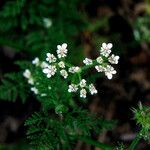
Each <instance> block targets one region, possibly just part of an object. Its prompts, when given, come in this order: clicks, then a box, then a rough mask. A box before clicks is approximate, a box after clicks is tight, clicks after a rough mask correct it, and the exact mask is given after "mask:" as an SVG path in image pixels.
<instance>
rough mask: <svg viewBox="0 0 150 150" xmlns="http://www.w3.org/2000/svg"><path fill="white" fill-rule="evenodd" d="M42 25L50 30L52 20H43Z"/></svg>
mask: <svg viewBox="0 0 150 150" xmlns="http://www.w3.org/2000/svg"><path fill="white" fill-rule="evenodd" d="M43 23H44V26H45V27H46V28H50V27H51V26H52V20H51V19H49V18H44V19H43Z"/></svg>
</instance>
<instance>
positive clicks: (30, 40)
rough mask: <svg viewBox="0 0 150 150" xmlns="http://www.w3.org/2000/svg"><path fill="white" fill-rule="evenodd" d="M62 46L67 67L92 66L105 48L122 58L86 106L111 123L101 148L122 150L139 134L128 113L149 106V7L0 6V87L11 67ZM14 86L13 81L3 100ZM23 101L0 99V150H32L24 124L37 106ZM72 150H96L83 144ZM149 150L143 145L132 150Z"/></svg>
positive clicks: (97, 1)
mask: <svg viewBox="0 0 150 150" xmlns="http://www.w3.org/2000/svg"><path fill="white" fill-rule="evenodd" d="M64 42H66V43H68V50H69V57H68V61H70V62H73V64H76V65H81V64H82V60H83V58H84V57H85V56H86V57H88V58H93V59H94V58H95V57H96V56H97V55H98V53H99V52H98V50H99V49H100V46H101V44H102V43H103V42H106V43H107V42H112V43H113V45H114V46H113V53H114V54H116V55H119V56H120V61H119V64H118V65H117V67H116V70H117V72H118V73H117V75H115V76H114V78H113V79H112V80H111V81H109V80H107V79H106V78H105V77H104V76H101V77H100V78H98V79H97V80H96V85H97V89H98V90H99V94H98V95H97V96H95V97H94V98H93V97H91V101H89V102H88V104H86V106H85V107H86V108H89V109H90V111H91V112H93V113H99V114H101V115H102V116H103V117H104V118H106V119H108V120H117V125H116V126H115V127H114V128H113V130H111V131H106V132H103V133H102V134H100V135H99V137H98V139H99V140H100V141H102V142H104V143H108V144H111V145H115V144H116V143H117V142H120V143H121V142H124V143H125V144H126V145H128V144H129V143H130V142H131V141H132V140H133V139H134V138H135V134H136V132H137V131H138V130H139V127H138V126H137V125H136V123H135V121H134V120H133V113H132V111H131V108H132V107H137V104H138V102H139V101H141V102H142V103H143V104H144V105H150V0H57V1H56V0H1V1H0V80H2V79H4V74H6V73H10V72H19V71H20V68H19V67H18V66H17V65H16V64H15V61H18V60H32V59H33V58H34V57H35V56H38V57H39V58H43V57H44V56H45V53H46V52H48V51H51V52H52V53H55V51H56V45H57V44H60V43H64ZM79 62H80V63H79ZM17 84H18V83H17V81H13V83H12V84H10V88H9V89H8V88H7V89H3V94H4V93H5V92H6V95H7V93H9V90H12V88H14V89H15V87H14V85H15V86H17ZM14 89H13V90H14ZM19 90H20V89H19ZM0 91H1V90H0ZM1 92H2V91H1ZM17 92H19V91H17ZM27 99H28V100H27V101H26V102H24V101H23V102H24V103H22V100H21V99H20V97H19V96H17V95H13V96H12V97H8V99H7V100H3V96H2V93H0V150H26V149H30V146H29V145H28V144H27V140H26V128H25V127H24V121H25V120H26V118H27V117H28V116H29V115H30V114H31V113H32V112H34V111H36V110H38V108H39V103H38V102H37V101H36V100H35V98H34V97H33V96H30V97H28V98H27ZM74 149H75V150H98V149H96V148H94V147H91V146H90V145H87V144H85V143H82V142H78V143H77V144H76V146H75V148H74ZM149 149H150V146H148V144H147V142H144V141H142V140H141V141H140V143H139V144H138V147H137V150H149Z"/></svg>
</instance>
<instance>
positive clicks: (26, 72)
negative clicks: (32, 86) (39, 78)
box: [23, 69, 31, 79]
mask: <svg viewBox="0 0 150 150" xmlns="http://www.w3.org/2000/svg"><path fill="white" fill-rule="evenodd" d="M23 76H24V77H25V78H27V79H29V78H30V77H31V72H30V70H29V69H26V70H25V71H24V72H23Z"/></svg>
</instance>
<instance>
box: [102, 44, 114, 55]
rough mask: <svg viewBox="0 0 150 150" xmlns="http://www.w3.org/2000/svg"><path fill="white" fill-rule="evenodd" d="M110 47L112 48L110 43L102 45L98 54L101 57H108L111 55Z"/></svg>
mask: <svg viewBox="0 0 150 150" xmlns="http://www.w3.org/2000/svg"><path fill="white" fill-rule="evenodd" d="M112 46H113V45H112V43H108V44H106V43H103V44H102V47H101V51H100V53H101V54H102V55H103V56H105V57H108V56H109V54H110V53H111V48H112Z"/></svg>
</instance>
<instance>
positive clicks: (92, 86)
mask: <svg viewBox="0 0 150 150" xmlns="http://www.w3.org/2000/svg"><path fill="white" fill-rule="evenodd" d="M89 91H90V93H91V95H93V94H96V93H97V90H96V88H95V86H94V85H93V84H90V85H89Z"/></svg>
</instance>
